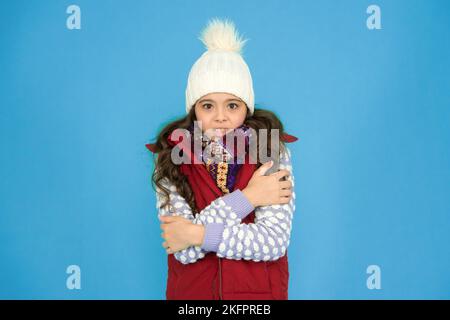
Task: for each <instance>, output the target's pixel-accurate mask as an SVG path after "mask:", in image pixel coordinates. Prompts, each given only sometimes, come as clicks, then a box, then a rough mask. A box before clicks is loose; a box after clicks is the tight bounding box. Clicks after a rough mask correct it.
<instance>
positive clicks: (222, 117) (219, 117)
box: [215, 108, 227, 124]
mask: <svg viewBox="0 0 450 320" xmlns="http://www.w3.org/2000/svg"><path fill="white" fill-rule="evenodd" d="M226 121H227V115H226V114H225V111H224V110H223V108H217V113H216V116H215V122H216V123H217V124H223V123H225V122H226Z"/></svg>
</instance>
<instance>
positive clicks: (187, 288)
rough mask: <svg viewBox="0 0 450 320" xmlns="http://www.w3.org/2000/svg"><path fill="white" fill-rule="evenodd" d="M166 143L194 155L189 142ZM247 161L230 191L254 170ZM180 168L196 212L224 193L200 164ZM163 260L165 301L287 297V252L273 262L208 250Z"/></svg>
mask: <svg viewBox="0 0 450 320" xmlns="http://www.w3.org/2000/svg"><path fill="white" fill-rule="evenodd" d="M181 140H183V139H181ZM282 140H283V141H284V142H294V141H296V140H297V138H296V137H294V136H291V135H288V134H284V135H283V136H282ZM168 142H169V144H171V145H172V146H174V145H176V144H180V147H181V148H182V149H183V150H188V154H190V156H191V159H192V157H195V155H194V154H193V152H191V151H190V144H189V143H183V142H185V141H173V140H172V139H171V136H169V138H168ZM146 147H147V148H148V149H149V150H150V151H152V152H155V145H154V144H146ZM186 148H189V149H186ZM247 159H248V158H247ZM247 162H248V161H246V162H245V163H244V164H243V165H242V167H241V168H240V169H239V172H238V174H237V176H236V182H235V185H234V190H236V189H240V190H243V189H244V188H245V187H246V186H247V183H248V182H249V180H250V178H251V177H252V175H253V172H254V171H255V169H256V165H255V164H250V163H247ZM180 171H181V172H182V174H184V175H185V176H186V177H187V179H188V182H189V184H190V185H191V187H192V190H193V192H194V198H195V203H196V207H197V212H200V211H201V210H203V209H204V208H205V207H206V206H208V205H209V204H210V203H211V202H212V201H214V200H215V199H217V198H218V197H221V196H223V195H224V194H223V192H222V191H221V190H220V189H219V188H218V187H217V185H216V184H215V182H214V181H213V179H212V178H211V176H210V174H209V173H208V171H207V169H206V168H205V166H204V165H203V164H202V163H199V164H196V163H192V164H181V165H180ZM254 218H255V212H254V211H252V212H251V213H250V214H249V215H248V216H247V217H246V218H245V219H244V220H242V223H246V224H248V223H253V222H254ZM167 262H168V277H167V289H166V298H167V299H168V300H222V299H223V300H287V299H288V282H289V268H288V255H287V251H286V254H285V255H284V256H283V257H282V258H280V259H278V260H276V261H260V262H255V261H251V260H244V259H242V260H232V259H225V258H219V257H218V256H217V255H216V252H208V253H207V254H206V255H205V257H204V258H202V259H199V260H198V261H197V262H195V263H190V264H182V263H181V262H179V261H178V260H176V259H175V257H174V255H173V254H170V255H168V257H167Z"/></svg>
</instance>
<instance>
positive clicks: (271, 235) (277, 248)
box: [157, 147, 295, 264]
mask: <svg viewBox="0 0 450 320" xmlns="http://www.w3.org/2000/svg"><path fill="white" fill-rule="evenodd" d="M286 151H287V152H285V153H282V154H281V155H280V169H287V170H288V171H289V172H290V173H291V174H290V176H289V179H288V180H289V181H291V182H292V186H293V187H294V176H293V172H292V164H291V157H290V155H291V152H290V150H289V149H288V148H287V147H286ZM169 189H170V190H171V195H170V199H171V201H170V203H171V204H172V205H173V206H174V207H175V208H176V210H175V211H171V212H174V214H177V215H182V216H183V217H185V218H187V219H190V220H192V221H193V223H196V224H203V225H207V224H209V223H224V231H223V233H222V238H221V242H220V244H219V246H218V251H217V256H219V257H221V258H227V259H234V260H241V259H245V260H253V261H261V260H263V261H273V260H277V259H279V258H281V257H282V256H284V255H285V253H286V250H287V248H288V246H289V240H290V234H291V229H292V219H293V212H294V211H295V203H294V202H295V192H293V194H292V198H291V200H290V201H289V203H287V204H283V205H278V204H277V205H269V206H262V207H257V208H255V221H254V223H250V224H241V219H240V218H238V217H237V216H236V214H235V212H233V208H231V207H230V206H226V204H225V202H224V201H223V200H222V199H221V198H218V199H216V200H214V201H213V202H211V204H210V205H209V206H207V207H206V208H205V209H204V210H202V211H201V212H200V214H198V215H197V214H196V217H195V218H194V216H193V215H192V211H191V209H190V207H189V205H188V204H187V202H186V201H185V200H184V199H183V198H182V197H181V196H179V194H178V193H177V192H176V191H175V190H174V188H173V186H170V187H169ZM157 198H158V200H157V201H158V203H157V207H159V203H160V201H162V200H161V199H160V198H159V197H158V196H157ZM181 212H182V213H181ZM159 214H160V215H166V214H168V212H167V210H165V209H160V210H159ZM222 219H224V220H225V221H223V220H222ZM191 249H192V247H190V248H187V249H185V250H181V251H178V252H176V253H175V258H176V259H177V260H178V261H180V262H181V263H183V264H188V263H194V262H196V261H197V260H198V259H201V258H203V257H204V256H205V254H206V253H207V252H205V251H204V250H203V249H201V248H200V247H195V250H191Z"/></svg>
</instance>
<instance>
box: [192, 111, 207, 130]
mask: <svg viewBox="0 0 450 320" xmlns="http://www.w3.org/2000/svg"><path fill="white" fill-rule="evenodd" d="M195 116H196V117H197V121H201V122H202V130H207V129H209V127H210V123H211V119H210V118H211V116H210V115H208V114H207V113H205V112H202V111H198V112H196V113H195Z"/></svg>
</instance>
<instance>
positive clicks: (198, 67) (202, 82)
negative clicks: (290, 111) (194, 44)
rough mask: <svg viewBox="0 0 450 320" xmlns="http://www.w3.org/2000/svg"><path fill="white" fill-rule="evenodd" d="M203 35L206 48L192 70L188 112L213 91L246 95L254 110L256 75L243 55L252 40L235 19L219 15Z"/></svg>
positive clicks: (247, 102) (188, 87) (187, 103)
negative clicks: (219, 17) (239, 27)
mask: <svg viewBox="0 0 450 320" xmlns="http://www.w3.org/2000/svg"><path fill="white" fill-rule="evenodd" d="M199 39H200V40H201V41H202V42H203V44H204V45H205V47H206V51H205V52H204V53H203V54H202V55H201V56H200V58H198V59H197V61H196V62H195V63H194V65H193V66H192V68H191V70H190V72H189V76H188V82H187V86H186V113H189V111H190V110H191V108H192V106H193V105H194V104H195V103H196V102H197V100H198V99H200V98H201V97H203V96H205V95H207V94H209V93H213V92H225V93H230V94H233V95H235V96H237V97H239V98H240V99H242V101H244V102H245V103H246V105H247V107H248V108H249V110H250V113H251V114H253V111H254V92H253V81H252V76H251V73H250V69H249V68H248V66H247V63H246V62H245V61H244V59H243V57H242V55H241V52H242V48H243V47H244V44H245V43H246V42H247V41H248V40H244V39H242V37H241V36H240V35H239V34H238V32H237V30H236V28H235V26H234V23H233V22H231V21H228V20H220V19H217V18H215V19H212V20H210V21H209V23H208V25H207V26H206V27H205V29H203V31H202V32H201V35H200V37H199Z"/></svg>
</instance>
